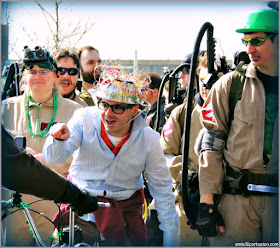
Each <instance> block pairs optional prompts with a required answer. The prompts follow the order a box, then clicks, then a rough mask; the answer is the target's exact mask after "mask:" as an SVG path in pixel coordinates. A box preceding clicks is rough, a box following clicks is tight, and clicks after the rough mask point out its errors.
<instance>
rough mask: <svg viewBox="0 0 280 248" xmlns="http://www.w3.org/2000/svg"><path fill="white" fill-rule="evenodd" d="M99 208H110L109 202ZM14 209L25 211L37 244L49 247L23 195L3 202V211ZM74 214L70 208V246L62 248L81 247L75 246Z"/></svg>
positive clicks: (17, 195) (84, 244)
mask: <svg viewBox="0 0 280 248" xmlns="http://www.w3.org/2000/svg"><path fill="white" fill-rule="evenodd" d="M15 197H18V198H17V201H18V202H16V203H15V202H14V199H15ZM98 206H99V207H110V203H108V202H107V203H105V202H98ZM13 207H19V208H20V209H21V210H22V211H23V213H24V215H25V218H26V221H27V224H28V226H29V227H30V229H31V233H32V235H33V237H34V239H35V241H36V244H37V245H38V246H40V247H49V246H47V245H46V244H45V243H44V242H43V240H42V238H41V236H40V234H39V232H38V229H37V227H36V225H35V223H34V221H33V218H32V216H31V214H30V211H29V209H28V207H27V204H25V203H24V202H22V200H21V195H20V194H18V193H16V194H13V198H12V199H10V200H9V201H1V208H2V210H6V209H9V208H13ZM74 214H75V213H74V210H73V209H72V208H71V207H70V212H69V244H68V246H65V245H62V246H61V247H74V246H75V247H76V246H77V245H79V244H76V245H75V240H74V227H75V223H74ZM80 244H82V245H83V246H84V247H86V246H88V247H90V245H88V244H86V243H80Z"/></svg>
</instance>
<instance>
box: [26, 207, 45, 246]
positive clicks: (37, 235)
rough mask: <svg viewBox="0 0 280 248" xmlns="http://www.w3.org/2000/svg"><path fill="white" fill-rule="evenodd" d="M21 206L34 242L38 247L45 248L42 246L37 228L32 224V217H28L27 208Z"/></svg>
mask: <svg viewBox="0 0 280 248" xmlns="http://www.w3.org/2000/svg"><path fill="white" fill-rule="evenodd" d="M21 206H22V208H23V213H24V215H25V218H26V220H27V222H28V224H29V226H30V228H31V230H32V234H33V236H34V239H35V240H36V242H37V244H38V245H39V246H40V247H47V246H46V245H45V244H44V242H43V240H42V239H41V236H40V235H39V232H38V230H37V228H36V226H35V223H34V221H33V219H32V217H31V215H30V212H29V210H28V208H27V207H26V206H24V205H21Z"/></svg>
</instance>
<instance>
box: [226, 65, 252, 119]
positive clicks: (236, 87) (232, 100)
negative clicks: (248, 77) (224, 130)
mask: <svg viewBox="0 0 280 248" xmlns="http://www.w3.org/2000/svg"><path fill="white" fill-rule="evenodd" d="M247 67H248V65H247V64H244V62H243V61H241V62H240V63H239V64H238V66H237V67H236V69H235V72H234V75H233V79H232V83H231V87H230V93H229V117H230V122H231V121H232V120H233V118H234V116H233V113H234V108H235V105H236V103H237V101H238V100H241V97H242V91H243V87H244V82H245V73H246V70H247Z"/></svg>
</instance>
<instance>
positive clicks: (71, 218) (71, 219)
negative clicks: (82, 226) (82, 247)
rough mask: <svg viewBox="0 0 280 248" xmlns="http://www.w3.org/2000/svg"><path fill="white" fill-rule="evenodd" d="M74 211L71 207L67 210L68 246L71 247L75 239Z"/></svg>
mask: <svg viewBox="0 0 280 248" xmlns="http://www.w3.org/2000/svg"><path fill="white" fill-rule="evenodd" d="M74 226H75V223H74V211H73V209H72V208H71V207H70V211H69V247H73V246H74V244H75V240H74Z"/></svg>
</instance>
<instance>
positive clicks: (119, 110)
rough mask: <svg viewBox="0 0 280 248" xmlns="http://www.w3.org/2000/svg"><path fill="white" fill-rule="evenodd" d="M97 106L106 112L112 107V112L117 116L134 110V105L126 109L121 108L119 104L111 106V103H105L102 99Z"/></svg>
mask: <svg viewBox="0 0 280 248" xmlns="http://www.w3.org/2000/svg"><path fill="white" fill-rule="evenodd" d="M97 106H98V108H99V109H101V110H105V111H107V110H108V109H109V108H110V107H111V109H112V111H113V112H114V113H115V114H119V115H120V114H122V113H123V112H124V111H125V110H127V109H132V108H133V107H134V105H128V106H126V107H124V106H121V105H119V104H115V105H110V104H109V103H107V102H103V101H102V99H100V100H99V101H98V102H97Z"/></svg>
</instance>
